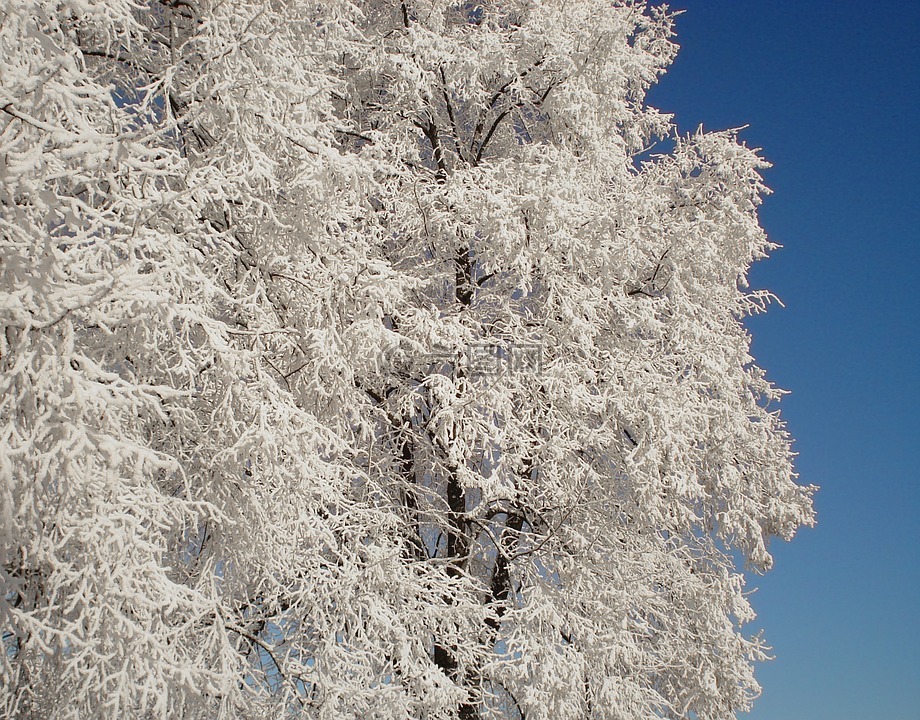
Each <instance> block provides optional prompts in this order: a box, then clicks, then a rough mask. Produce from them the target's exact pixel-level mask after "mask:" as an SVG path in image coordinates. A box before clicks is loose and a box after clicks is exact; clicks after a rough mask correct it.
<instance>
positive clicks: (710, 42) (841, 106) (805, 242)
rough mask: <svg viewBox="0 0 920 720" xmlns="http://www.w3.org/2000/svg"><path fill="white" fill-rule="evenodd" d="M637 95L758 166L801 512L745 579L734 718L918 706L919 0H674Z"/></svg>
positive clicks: (767, 351)
mask: <svg viewBox="0 0 920 720" xmlns="http://www.w3.org/2000/svg"><path fill="white" fill-rule="evenodd" d="M671 7H672V8H675V9H677V8H679V9H686V10H687V12H686V13H685V14H684V15H682V16H681V17H680V18H678V21H677V31H678V35H677V41H678V43H679V44H680V45H681V52H680V55H679V56H678V59H677V61H676V62H675V64H674V66H673V67H672V69H671V71H670V72H669V73H668V74H667V75H666V76H665V77H664V78H663V79H662V81H661V84H660V85H659V86H658V87H656V88H654V89H653V91H652V93H651V95H650V101H651V103H652V104H653V105H654V106H656V107H658V108H660V109H661V110H664V111H666V112H673V113H676V116H677V117H676V119H677V122H678V125H679V127H680V129H681V130H682V131H684V132H686V131H689V130H693V129H695V127H696V126H697V125H698V124H699V123H703V126H704V128H707V129H711V130H716V129H724V128H727V127H738V126H741V125H745V124H749V125H750V128H749V129H748V130H746V131H745V132H744V133H743V134H742V137H743V138H744V139H745V140H746V141H747V144H748V145H750V146H753V147H760V148H763V154H764V156H765V157H766V158H767V159H768V160H770V161H771V162H773V163H774V168H773V169H771V170H769V171H768V172H767V173H766V179H767V184H768V185H769V186H770V187H771V188H772V189H773V190H774V194H773V195H772V196H771V197H769V198H768V199H767V201H766V203H765V205H764V207H763V211H762V213H761V218H762V223H763V225H764V227H765V228H766V229H767V231H768V232H769V234H770V235H771V237H772V238H773V240H774V241H776V242H779V243H780V244H782V245H783V246H784V248H783V249H782V250H778V251H776V252H775V253H774V255H773V256H772V257H771V258H770V259H769V260H766V261H763V262H760V263H758V264H757V265H755V268H754V270H753V272H752V284H753V286H754V287H765V288H768V289H770V290H772V291H773V292H775V293H776V294H777V295H778V296H779V297H780V298H781V299H782V301H783V302H784V303H785V305H786V308H785V309H783V308H780V307H778V306H774V308H773V310H772V311H771V312H770V313H768V314H767V315H765V316H761V317H758V318H754V319H752V320H751V321H750V322H749V323H748V324H749V327H750V328H751V331H752V332H753V334H754V355H755V356H756V357H757V359H758V361H759V362H760V364H761V366H763V367H764V368H766V370H767V372H768V374H769V376H770V377H771V379H772V380H773V381H774V382H776V383H777V384H778V385H779V386H781V387H784V388H786V389H789V390H791V391H792V394H791V395H789V396H788V397H787V398H786V399H785V400H784V402H783V404H782V405H783V415H784V417H785V418H786V420H787V422H788V424H789V427H790V429H791V431H792V433H793V435H794V436H795V437H796V439H797V442H796V445H795V449H796V451H797V452H798V453H799V458H798V470H799V473H800V474H801V481H802V482H805V483H813V484H817V485H820V486H821V488H822V489H821V491H820V493H819V494H818V496H817V499H816V506H817V510H818V526H817V528H816V529H814V530H806V531H803V532H801V533H800V534H799V536H798V537H797V538H796V539H795V540H794V541H793V542H792V543H790V544H788V545H786V544H783V543H779V544H775V545H774V548H775V556H776V560H777V562H776V568H775V570H774V571H773V572H771V573H770V574H768V575H767V576H765V577H754V578H751V580H750V584H751V585H756V586H757V587H758V590H757V592H756V593H755V595H754V596H753V598H752V602H753V604H754V607H755V609H756V610H757V611H758V613H759V616H760V617H759V618H758V620H757V625H758V626H761V627H763V628H764V630H765V637H766V639H767V641H768V642H769V643H770V644H771V645H772V646H773V648H774V653H775V655H776V656H777V659H776V660H775V661H773V662H771V663H767V664H765V665H762V666H760V670H759V675H758V677H759V679H760V681H761V683H762V684H763V685H764V693H763V696H762V697H761V699H760V700H759V701H758V703H757V705H756V706H755V709H754V711H753V713H751V714H750V715H748V716H742V718H743V717H747V718H749V719H750V720H806V719H807V720H816V719H818V720H823V719H824V718H829V719H830V718H832V719H833V720H867V719H874V718H884V720H918V719H920V482H918V481H920V408H918V401H920V323H918V319H920V280H918V273H920V152H918V142H920V138H918V135H920V132H918V130H920V128H918V119H920V2H913V1H910V0H909V1H908V2H889V1H877V0H875V1H873V2H866V1H863V2H856V1H855V0H849V1H839V0H838V1H836V2H826V1H825V2H819V1H818V0H799V1H797V2H794V3H793V2H786V3H778V2H756V1H755V0H683V2H682V3H679V2H678V3H671Z"/></svg>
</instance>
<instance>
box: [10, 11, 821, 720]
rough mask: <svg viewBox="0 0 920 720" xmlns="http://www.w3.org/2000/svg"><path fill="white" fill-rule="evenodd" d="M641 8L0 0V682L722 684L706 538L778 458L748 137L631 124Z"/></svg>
mask: <svg viewBox="0 0 920 720" xmlns="http://www.w3.org/2000/svg"><path fill="white" fill-rule="evenodd" d="M671 35H672V22H671V16H670V15H669V14H668V11H667V10H666V9H663V8H649V7H646V6H645V5H644V4H642V3H641V2H635V3H633V2H616V1H612V0H603V1H601V0H578V1H577V2H572V1H571V0H570V1H569V2H562V0H542V1H540V2H536V1H533V0H529V1H524V0H519V1H514V0H507V1H500V2H499V1H496V2H487V1H483V2H460V3H457V2H450V3H448V2H441V1H440V0H430V1H426V0H415V1H413V2H408V0H407V2H406V3H405V4H400V3H397V2H391V1H386V0H365V1H364V2H360V1H356V2H354V3H350V2H346V1H345V0H323V2H315V3H308V2H282V1H281V0H275V1H273V2H257V1H253V0H234V2H223V1H211V0H138V1H136V2H135V1H133V0H132V1H129V0H106V1H104V2H103V1H102V0H62V1H60V2H51V1H50V0H5V2H3V3H2V6H0V243H2V253H0V322H2V333H0V559H2V567H0V587H2V597H0V629H2V633H3V653H2V656H0V663H2V667H0V678H2V683H0V715H2V716H4V717H10V718H32V717H42V718H52V719H55V720H57V719H61V720H63V719H65V718H112V719H115V718H119V719H120V718H143V719H147V718H150V719H153V718H189V719H192V718H208V719H213V718H226V719H228V720H229V719H230V718H233V719H234V720H236V719H244V718H253V719H255V718H281V717H289V716H290V717H310V718H313V717H315V718H365V717H375V718H407V717H409V718H419V719H420V720H421V719H422V718H424V719H426V720H429V719H430V720H434V719H435V718H462V719H464V720H471V719H473V718H482V719H483V720H485V719H486V718H525V717H526V718H528V720H536V719H538V718H553V719H559V720H562V719H565V718H573V719H574V718H579V719H581V718H598V719H599V718H612V719H613V718H615V719H617V720H633V719H639V718H649V717H661V718H681V717H684V718H686V717H696V718H699V719H700V720H716V719H723V718H733V717H734V714H735V712H736V711H738V710H740V709H744V708H746V707H748V706H749V704H750V701H751V699H752V698H753V697H754V696H755V695H756V694H757V692H758V689H759V688H758V685H757V683H756V681H755V679H754V677H753V674H752V663H753V662H754V661H755V660H758V659H760V658H762V657H763V656H764V646H763V645H762V643H761V641H760V639H759V636H753V637H752V636H751V634H750V632H747V631H746V630H745V629H743V625H744V624H745V623H747V622H749V621H750V620H752V619H753V613H752V612H751V608H750V606H749V605H748V602H747V600H746V599H745V594H744V592H743V581H742V576H741V574H740V571H739V568H737V567H736V565H735V562H736V559H738V558H741V557H743V558H744V560H745V562H747V563H748V564H749V566H750V567H751V568H752V569H755V570H760V571H762V570H766V569H767V568H769V566H770V564H771V558H770V554H769V552H768V541H769V539H770V538H772V537H780V538H789V537H791V536H792V535H793V533H794V532H795V531H796V529H797V528H798V527H799V526H801V525H803V524H806V525H807V524H810V523H811V522H812V510H811V500H810V496H811V492H812V488H808V487H800V486H797V485H796V484H795V483H794V478H795V475H794V473H793V470H792V464H791V458H792V455H791V452H790V438H789V437H788V435H787V434H786V431H785V429H784V425H783V423H782V421H781V420H780V418H779V416H778V415H777V414H776V412H775V410H774V409H773V407H774V406H773V405H772V404H771V403H772V401H774V400H777V399H778V398H779V396H780V394H781V393H780V391H778V390H777V389H775V388H774V387H772V386H771V385H770V384H769V382H768V381H767V380H766V379H765V378H764V375H763V373H762V371H761V370H760V369H759V368H758V367H757V366H756V365H755V364H754V363H753V360H752V358H751V356H750V355H749V338H748V336H747V333H746V332H745V330H744V328H743V326H742V324H741V320H742V318H743V317H744V316H745V315H747V314H750V313H752V312H755V311H759V310H761V309H762V308H763V307H764V306H765V304H766V303H767V302H768V301H769V299H770V296H769V295H768V294H764V293H757V292H751V291H749V290H748V289H747V285H746V282H745V277H746V274H747V271H748V268H749V266H750V264H751V262H752V261H754V260H756V259H758V258H761V257H763V256H764V255H765V253H766V252H767V251H768V250H769V249H770V248H771V244H770V243H769V241H768V240H767V239H766V237H765V236H764V233H763V232H762V230H761V229H760V227H759V225H758V220H757V215H756V213H757V207H758V205H759V203H760V199H761V197H762V196H763V194H764V193H765V192H766V188H765V187H764V186H763V185H762V183H761V179H760V175H759V171H760V170H761V169H762V168H764V167H765V166H766V164H765V163H764V161H763V160H761V159H760V158H759V157H758V155H757V154H756V153H755V152H754V151H752V150H750V149H748V148H747V147H745V146H744V145H743V144H741V143H740V142H739V141H738V140H737V138H736V136H735V134H734V133H732V132H721V133H703V132H702V131H700V132H698V133H696V134H694V135H691V136H687V137H681V138H677V139H676V146H675V147H674V149H673V151H671V152H669V153H668V154H665V155H658V156H656V155H653V154H652V153H649V152H648V148H649V146H650V145H652V144H653V143H654V142H655V140H656V138H662V137H669V136H673V133H674V131H673V126H672V125H671V120H670V117H669V116H666V115H662V114H661V113H659V112H658V111H656V110H654V109H653V108H650V107H648V106H646V105H645V104H644V94H645V91H646V90H647V88H648V87H649V85H650V84H651V83H653V82H654V81H655V80H656V78H657V77H658V76H659V75H660V74H661V73H662V72H663V71H664V70H665V68H666V67H667V65H668V64H669V63H670V62H671V60H672V59H673V57H674V54H675V52H676V45H675V44H674V43H673V42H672V40H671ZM522 348H529V349H530V350H533V349H534V348H538V349H539V352H540V353H541V355H540V357H539V362H537V363H533V364H532V365H529V366H528V367H526V368H524V370H521V368H513V367H511V365H510V364H509V362H508V358H509V357H513V356H514V353H516V352H518V351H519V350H520V349H522ZM483 349H484V350H485V351H486V352H487V354H490V357H491V358H492V360H493V361H497V362H498V364H499V365H501V369H502V372H500V373H491V374H484V373H483V372H481V368H477V367H476V366H475V363H474V360H475V357H474V352H473V351H476V350H479V351H482V350H483ZM503 358H504V359H503Z"/></svg>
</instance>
